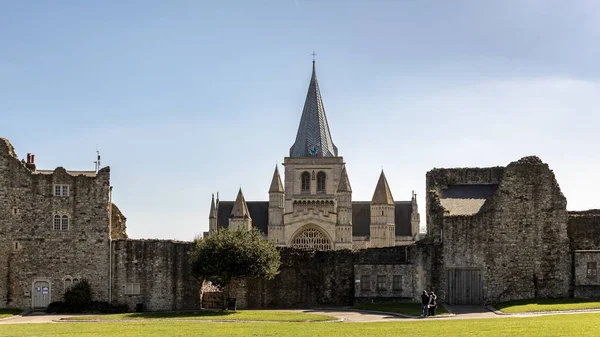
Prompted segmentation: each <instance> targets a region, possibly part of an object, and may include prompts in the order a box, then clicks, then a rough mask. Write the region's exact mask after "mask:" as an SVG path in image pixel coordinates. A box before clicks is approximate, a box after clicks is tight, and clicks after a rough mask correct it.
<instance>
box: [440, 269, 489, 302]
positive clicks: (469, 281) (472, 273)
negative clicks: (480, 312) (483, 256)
mask: <svg viewBox="0 0 600 337" xmlns="http://www.w3.org/2000/svg"><path fill="white" fill-rule="evenodd" d="M447 276H448V278H447V282H446V284H447V285H448V286H447V289H446V302H447V303H448V304H477V305H479V304H483V282H482V279H481V269H477V268H455V269H448V273H447Z"/></svg>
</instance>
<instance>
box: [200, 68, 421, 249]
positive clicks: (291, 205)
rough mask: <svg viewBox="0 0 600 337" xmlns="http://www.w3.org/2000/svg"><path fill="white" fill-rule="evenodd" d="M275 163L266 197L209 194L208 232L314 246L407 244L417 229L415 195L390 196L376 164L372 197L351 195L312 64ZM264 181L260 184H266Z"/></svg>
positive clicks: (412, 238)
mask: <svg viewBox="0 0 600 337" xmlns="http://www.w3.org/2000/svg"><path fill="white" fill-rule="evenodd" d="M283 166H284V168H285V170H284V179H283V181H282V179H281V175H280V173H279V169H278V168H277V167H275V172H274V173H273V179H272V180H271V184H270V187H269V190H268V193H269V200H268V201H249V202H246V201H245V199H244V196H243V194H242V191H241V189H240V191H239V192H238V195H237V198H236V200H235V201H233V202H232V201H220V200H219V198H218V197H217V200H216V201H215V200H214V196H213V199H212V201H211V205H210V213H209V232H212V231H216V230H217V228H219V227H225V228H235V229H240V228H244V229H246V228H251V227H256V228H258V229H260V230H261V231H262V232H263V233H264V235H265V238H267V239H268V240H269V241H272V242H273V243H275V244H276V245H277V246H282V247H296V248H308V249H319V250H338V249H361V248H369V247H389V246H395V245H406V244H411V243H413V242H414V241H415V239H416V237H417V235H418V234H419V225H420V217H419V211H418V206H417V198H416V195H415V194H414V193H413V194H412V196H411V199H410V200H407V201H394V198H393V197H392V192H391V190H390V186H389V184H388V181H387V179H386V177H385V174H384V172H383V171H381V174H380V176H379V181H378V182H377V185H376V186H375V191H374V193H373V198H372V200H371V201H353V200H352V188H351V186H350V179H349V175H348V171H347V169H346V165H345V162H344V158H343V157H342V156H340V155H339V154H338V148H337V147H336V146H335V144H334V143H333V139H332V137H331V132H330V130H329V124H328V122H327V116H326V115H325V108H324V105H323V101H322V98H321V92H320V90H319V83H318V81H317V74H316V71H315V63H314V61H313V68H312V77H311V79H310V84H309V87H308V93H307V94H306V101H305V103H304V109H303V111H302V116H301V118H300V125H299V127H298V132H297V134H296V140H295V142H294V144H293V145H292V147H291V148H290V153H289V156H288V157H285V158H284V162H283ZM265 186H266V184H265Z"/></svg>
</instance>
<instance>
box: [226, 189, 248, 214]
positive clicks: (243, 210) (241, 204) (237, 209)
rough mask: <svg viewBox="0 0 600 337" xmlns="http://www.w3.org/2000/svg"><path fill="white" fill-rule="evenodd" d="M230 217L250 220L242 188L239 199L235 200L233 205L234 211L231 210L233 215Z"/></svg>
mask: <svg viewBox="0 0 600 337" xmlns="http://www.w3.org/2000/svg"><path fill="white" fill-rule="evenodd" d="M229 217H230V218H250V212H249V211H248V205H247V204H246V199H244V194H243V193H242V188H240V191H239V192H238V195H237V198H235V202H234V203H233V209H232V210H231V215H230V216H229Z"/></svg>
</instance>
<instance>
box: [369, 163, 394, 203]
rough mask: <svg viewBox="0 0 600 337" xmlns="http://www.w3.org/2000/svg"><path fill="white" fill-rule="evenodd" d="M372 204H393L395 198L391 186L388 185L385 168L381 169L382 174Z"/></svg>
mask: <svg viewBox="0 0 600 337" xmlns="http://www.w3.org/2000/svg"><path fill="white" fill-rule="evenodd" d="M371 204H377V205H393V204H394V198H392V192H391V191H390V186H389V185H388V182H387V179H386V178H385V174H384V173H383V170H381V175H380V176H379V181H378V182H377V187H375V193H373V199H372V200H371Z"/></svg>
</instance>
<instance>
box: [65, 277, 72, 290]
mask: <svg viewBox="0 0 600 337" xmlns="http://www.w3.org/2000/svg"><path fill="white" fill-rule="evenodd" d="M71 285H73V281H72V280H71V278H69V277H67V278H65V290H67V289H69V288H70V287H71Z"/></svg>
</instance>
